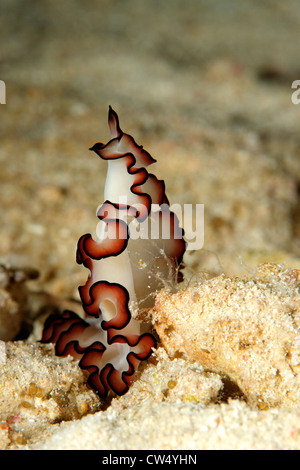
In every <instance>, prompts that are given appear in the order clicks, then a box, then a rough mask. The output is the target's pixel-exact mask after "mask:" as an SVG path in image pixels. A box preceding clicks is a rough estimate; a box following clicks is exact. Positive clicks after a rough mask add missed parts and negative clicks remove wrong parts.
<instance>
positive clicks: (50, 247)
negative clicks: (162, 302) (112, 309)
mask: <svg viewBox="0 0 300 470" xmlns="http://www.w3.org/2000/svg"><path fill="white" fill-rule="evenodd" d="M0 21H1V29H0V38H1V60H0V78H1V79H2V80H4V81H5V83H6V104H5V105H1V108H0V111H1V127H0V132H1V145H0V162H1V172H0V185H1V186H0V187H1V192H0V197H1V209H2V210H1V213H0V221H1V230H0V259H2V260H6V261H9V262H10V263H12V264H14V265H17V266H28V265H29V266H33V267H35V268H37V269H38V270H39V271H40V273H41V277H40V281H39V285H40V286H41V287H43V288H46V289H47V290H50V291H51V292H52V293H54V294H57V295H68V296H69V295H77V294H76V292H77V285H78V284H79V283H80V282H82V280H84V279H85V276H86V272H85V270H82V268H81V267H79V266H77V265H76V263H75V250H76V243H77V240H78V238H79V236H80V235H81V234H83V233H86V232H91V233H94V227H95V226H96V223H97V220H96V218H95V210H96V207H97V206H98V204H100V203H102V201H103V186H104V180H105V172H106V167H105V164H104V162H102V161H100V160H98V159H97V157H96V155H94V154H91V152H89V151H88V148H89V147H90V146H91V145H93V144H94V143H95V142H97V141H104V142H106V141H107V140H108V139H109V132H108V128H107V111H108V105H109V104H110V105H112V106H113V107H114V109H115V110H116V111H117V112H118V114H119V117H120V122H121V127H122V128H123V130H124V131H126V132H129V133H131V134H132V135H133V136H134V137H135V139H136V140H137V142H138V143H139V144H143V145H144V147H145V148H146V149H147V150H148V151H149V152H150V153H151V154H152V155H153V156H154V157H155V158H157V163H156V164H155V168H154V167H153V168H151V170H152V171H153V172H155V173H156V174H157V175H158V176H159V177H161V178H164V179H165V180H166V187H167V194H168V197H169V199H170V201H171V202H172V203H179V204H183V203H189V204H196V203H202V204H204V205H205V244H204V250H202V251H200V252H197V253H191V252H188V254H187V256H186V264H187V266H188V267H189V268H190V270H191V272H192V273H195V272H196V273H197V272H198V273H199V270H204V271H213V272H220V271H225V272H226V271H228V272H232V271H233V272H239V273H241V272H242V273H247V272H249V271H251V270H252V269H253V268H254V267H255V266H256V264H257V263H258V262H261V261H276V262H281V263H284V264H287V265H290V264H292V265H293V266H294V265H299V256H300V248H299V232H300V222H299V213H300V209H299V207H300V203H299V198H300V195H299V194H300V190H299V187H300V158H299V146H300V138H299V132H298V128H299V113H300V105H299V106H297V105H294V104H292V101H291V94H292V89H291V84H292V81H294V80H296V79H299V78H300V65H299V47H298V36H299V24H300V9H299V4H298V1H297V0H294V1H293V0H289V1H287V2H284V3H282V2H281V1H279V0H278V1H277V0H272V1H268V0H264V1H250V0H245V1H243V2H239V1H232V0H222V1H221V0H212V1H211V0H210V1H200V0H199V1H195V0H185V1H182V0H172V1H168V2H167V1H158V0H151V1H144V0H142V1H141V0H125V1H123V0H122V1H121V0H119V1H118V0H109V1H108V0H97V1H96V0H92V1H88V2H81V1H79V0H66V1H64V2H52V1H50V0H49V1H47V0H43V1H41V2H35V1H27V2H25V3H24V2H21V1H20V0H3V1H2V2H1V7H0Z"/></svg>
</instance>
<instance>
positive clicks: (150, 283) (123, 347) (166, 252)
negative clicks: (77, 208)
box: [41, 107, 186, 397]
mask: <svg viewBox="0 0 300 470" xmlns="http://www.w3.org/2000/svg"><path fill="white" fill-rule="evenodd" d="M108 123H109V128H110V132H111V140H110V141H109V142H108V143H107V144H101V143H97V144H95V145H94V146H93V147H92V148H91V149H90V150H93V151H95V152H96V153H97V154H98V155H99V157H101V158H102V159H103V160H107V163H108V170H107V177H106V183H105V190H104V200H105V202H104V203H103V204H102V205H101V206H99V207H98V209H97V217H98V218H99V223H98V226H97V229H96V238H95V239H94V238H93V237H92V236H91V234H86V235H83V236H82V237H81V238H80V239H79V241H78V247H77V262H78V263H79V264H83V265H84V266H85V267H86V268H88V269H89V270H90V274H89V276H88V279H87V282H86V284H85V285H84V286H80V287H79V293H80V297H81V301H82V306H83V309H84V312H85V316H84V318H81V317H80V316H78V315H77V314H75V313H74V312H71V311H65V312H63V314H62V315H51V316H50V317H49V318H48V319H47V320H46V322H45V325H44V331H43V336H42V340H41V341H42V342H44V343H48V342H52V343H56V344H55V352H56V354H57V355H59V356H66V355H68V354H70V355H72V356H73V357H75V358H77V359H79V366H80V367H81V368H82V369H83V370H85V371H87V373H88V383H89V385H90V386H91V387H92V388H93V389H94V390H95V391H96V392H97V393H98V394H99V395H100V396H102V397H105V396H106V395H107V393H108V392H109V391H110V390H112V391H113V392H115V393H116V394H118V395H122V394H124V393H126V392H127V390H128V388H129V386H130V384H131V383H132V381H133V379H134V375H135V372H136V369H137V367H138V365H139V363H140V361H142V360H145V359H147V358H148V357H149V356H150V355H151V353H152V348H154V347H155V346H156V340H155V338H154V337H153V335H152V334H151V333H149V332H148V330H149V328H148V326H147V325H145V324H143V323H141V322H139V321H137V320H135V319H134V318H132V312H133V311H134V310H137V309H139V308H148V307H151V306H152V305H153V293H155V292H156V291H157V290H158V289H159V288H161V287H162V285H163V282H164V281H168V280H171V281H176V279H179V276H180V266H181V262H182V257H183V254H184V252H185V246H186V245H185V241H184V239H183V230H182V229H181V228H180V227H179V223H178V219H177V217H176V215H175V214H174V213H173V212H171V210H170V208H169V202H168V199H167V197H166V194H165V185H164V182H163V181H162V180H158V179H157V178H156V176H154V175H153V174H151V173H148V171H147V170H146V167H148V166H149V165H150V164H152V163H154V162H155V160H154V159H153V158H152V157H151V155H150V154H149V153H148V152H146V151H145V150H144V149H143V147H142V146H138V145H137V144H136V142H135V141H134V139H133V138H132V137H131V136H130V135H128V134H125V133H123V132H122V131H121V129H120V125H119V120H118V116H117V114H116V113H115V111H113V110H112V108H111V107H110V108H109V119H108ZM162 228H164V230H165V229H166V228H167V230H166V232H167V236H163V235H162V231H163V230H162Z"/></svg>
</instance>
